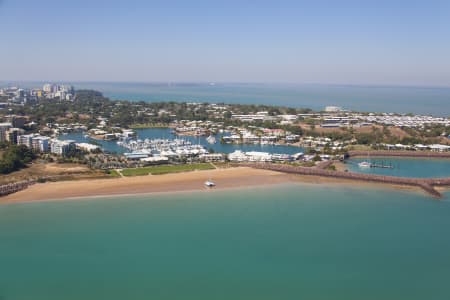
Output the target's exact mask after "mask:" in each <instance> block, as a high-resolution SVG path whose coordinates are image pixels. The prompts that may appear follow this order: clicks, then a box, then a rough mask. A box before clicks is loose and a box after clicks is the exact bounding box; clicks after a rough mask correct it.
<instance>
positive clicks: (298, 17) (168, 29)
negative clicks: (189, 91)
mask: <svg viewBox="0 0 450 300" xmlns="http://www.w3.org/2000/svg"><path fill="white" fill-rule="evenodd" d="M0 33H1V39H0V41H1V42H0V80H63V81H90V80H100V81H233V82H237V81H246V82H291V83H295V82H298V83H311V82H314V83H349V84H394V85H395V84H402V85H403V84H407V85H409V84H411V85H445V86H450V1H448V0H446V1H433V0H428V1H425V0H424V1H414V0H390V1H384V0H373V1H364V0H359V1H345V0H340V1H337V0H336V1H334V0H333V1H321V0H311V1H301V0H297V1H283V0H278V1H264V0H259V1H256V0H255V1H252V0H245V1H244V0H240V1H236V0H228V1H214V0H208V1H196V0H186V1H177V0H171V1H169V0H166V1H152V0H148V1H137V0H135V1H133V0H128V1H96V0H89V1H88V0H76V1H61V0H42V1H38V0H29V1H24V0H0Z"/></svg>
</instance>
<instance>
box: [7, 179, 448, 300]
mask: <svg viewBox="0 0 450 300" xmlns="http://www.w3.org/2000/svg"><path fill="white" fill-rule="evenodd" d="M449 196H450V194H448V193H447V194H446V200H444V201H441V202H439V201H434V200H431V199H430V198H428V197H426V196H423V195H421V194H415V193H412V192H402V191H394V190H372V189H363V188H345V187H325V186H309V185H281V186H275V187H269V188H252V189H244V190H229V191H204V192H196V193H180V194H159V195H149V196H139V197H128V198H127V199H124V198H105V199H95V200H91V201H64V202H51V203H28V204H13V205H1V206H0V242H1V247H0V299H2V300H10V299H46V300H50V299H358V300H359V299H448V298H449V296H450V286H449V285H448V278H449V276H450V259H449V258H450V239H449V238H448V229H449V228H450V202H449V200H448V199H449Z"/></svg>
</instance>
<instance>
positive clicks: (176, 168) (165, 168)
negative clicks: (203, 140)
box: [122, 163, 214, 176]
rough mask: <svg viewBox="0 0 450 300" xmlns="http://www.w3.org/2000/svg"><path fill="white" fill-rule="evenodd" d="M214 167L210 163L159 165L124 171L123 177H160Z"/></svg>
mask: <svg viewBox="0 0 450 300" xmlns="http://www.w3.org/2000/svg"><path fill="white" fill-rule="evenodd" d="M210 169H214V167H213V166H212V165H211V164H210V163H199V164H186V165H184V164H183V165H161V166H151V167H144V168H132V169H124V170H123V171H122V174H123V175H124V176H142V175H149V174H152V175H161V174H167V173H178V172H188V171H195V170H210Z"/></svg>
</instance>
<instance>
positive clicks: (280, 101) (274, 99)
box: [0, 82, 450, 116]
mask: <svg viewBox="0 0 450 300" xmlns="http://www.w3.org/2000/svg"><path fill="white" fill-rule="evenodd" d="M8 84H9V85H14V84H17V85H20V86H24V87H39V86H41V85H42V84H43V83H37V82H36V83H32V82H24V83H20V82H19V83H14V82H9V83H7V82H2V83H0V85H3V86H6V85H8ZM72 84H73V85H74V86H75V88H77V89H95V90H98V91H101V92H103V94H104V95H106V96H108V97H110V98H112V99H121V100H132V101H148V102H155V101H188V102H210V103H217V102H224V103H241V104H268V105H284V106H290V107H302V108H312V109H314V110H323V109H324V107H325V106H329V105H333V106H341V107H343V108H345V109H349V110H355V111H369V112H398V113H410V112H411V113H414V114H432V115H436V116H449V115H450V87H442V88H439V87H394V86H351V85H321V84H297V85H293V84H292V85H288V84H239V83H216V84H214V85H211V84H208V83H192V84H187V83H184V84H183V83H171V84H168V83H164V84H157V83H107V82H79V83H72Z"/></svg>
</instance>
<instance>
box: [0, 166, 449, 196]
mask: <svg viewBox="0 0 450 300" xmlns="http://www.w3.org/2000/svg"><path fill="white" fill-rule="evenodd" d="M210 178H211V179H212V180H213V181H214V182H215V183H216V184H217V187H215V188H214V189H213V190H224V189H240V188H247V187H257V186H267V185H276V184H289V183H292V184H313V185H326V186H344V187H345V186H346V187H371V188H382V187H383V186H384V187H386V186H387V187H389V188H393V189H397V190H409V191H415V192H418V193H423V191H422V190H421V189H420V188H418V187H413V186H407V185H398V184H386V183H374V182H361V181H356V180H350V179H342V178H328V177H320V176H307V175H295V174H285V173H281V172H276V171H270V170H262V169H253V168H249V167H234V168H227V169H214V170H204V171H193V172H185V173H176V174H165V175H148V176H137V177H125V178H114V179H96V180H77V181H60V182H47V183H41V184H36V185H33V186H31V187H29V188H28V189H25V190H22V191H20V192H17V193H14V194H11V195H8V196H5V197H2V198H0V204H8V203H24V202H45V201H61V200H75V199H83V198H98V197H108V196H110V197H116V196H131V195H143V194H154V193H178V192H191V191H202V190H203V191H208V190H209V189H207V188H205V187H204V185H203V183H204V181H205V180H208V179H210ZM444 190H445V189H444ZM424 194H425V193H424Z"/></svg>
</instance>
